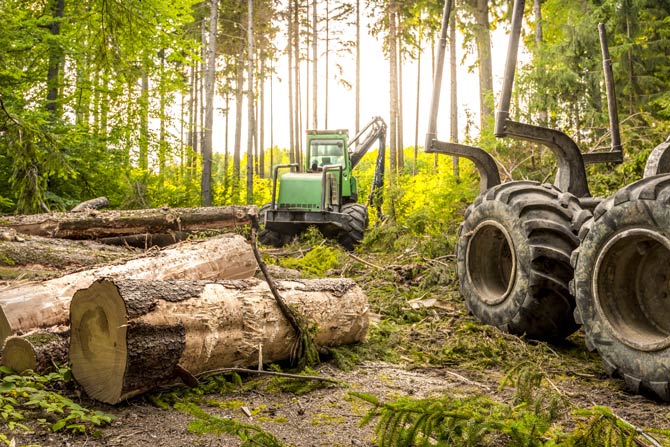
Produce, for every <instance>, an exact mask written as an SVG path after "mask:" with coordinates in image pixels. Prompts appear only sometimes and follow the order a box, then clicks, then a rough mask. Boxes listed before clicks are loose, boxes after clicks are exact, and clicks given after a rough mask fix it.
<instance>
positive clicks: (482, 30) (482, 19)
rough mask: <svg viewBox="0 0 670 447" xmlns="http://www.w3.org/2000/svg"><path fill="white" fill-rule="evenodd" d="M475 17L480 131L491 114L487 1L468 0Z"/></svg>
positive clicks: (490, 61)
mask: <svg viewBox="0 0 670 447" xmlns="http://www.w3.org/2000/svg"><path fill="white" fill-rule="evenodd" d="M468 2H469V3H470V6H472V15H473V17H474V19H475V24H474V26H473V33H474V35H475V41H476V44H477V55H478V56H479V57H478V60H479V110H480V115H479V116H480V132H483V131H484V128H485V127H486V123H487V122H488V121H489V119H490V118H491V117H492V115H493V96H492V95H493V65H492V59H491V34H490V29H491V27H490V24H489V1H488V0H468Z"/></svg>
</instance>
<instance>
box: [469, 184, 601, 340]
mask: <svg viewBox="0 0 670 447" xmlns="http://www.w3.org/2000/svg"><path fill="white" fill-rule="evenodd" d="M590 216H591V213H589V212H588V211H585V210H583V209H582V207H581V206H580V204H579V200H578V199H577V198H576V197H575V196H573V195H572V194H570V193H567V192H561V191H559V190H558V189H557V188H555V187H554V186H552V185H546V184H545V185H541V184H539V183H537V182H531V181H516V182H509V183H503V184H501V185H498V186H495V187H493V188H491V189H489V190H488V191H486V192H484V193H482V194H481V195H480V196H479V197H478V198H477V199H476V200H475V202H474V203H473V204H472V205H470V207H468V209H467V210H466V213H465V221H464V222H463V224H462V225H461V228H460V230H459V241H458V244H457V248H456V250H457V262H458V264H457V265H458V278H459V287H460V291H461V294H462V295H463V297H464V298H465V303H466V306H467V308H468V310H470V312H472V314H473V315H474V316H475V317H477V318H478V319H479V320H480V321H482V322H484V323H486V324H489V325H492V326H496V327H498V328H500V329H502V330H503V331H506V332H510V333H513V334H517V335H525V336H527V337H529V338H534V339H540V340H560V339H562V338H565V337H567V336H568V335H570V334H571V333H573V332H574V331H575V330H577V328H578V325H577V324H576V323H575V321H574V317H573V313H574V307H575V301H574V298H573V297H572V296H571V295H570V292H569V282H570V280H572V277H573V269H572V267H571V265H570V255H571V253H572V251H573V250H574V249H575V248H576V247H577V245H578V238H577V233H578V232H579V229H580V227H581V225H582V224H583V223H584V221H586V220H587V219H588V218H589V217H590Z"/></svg>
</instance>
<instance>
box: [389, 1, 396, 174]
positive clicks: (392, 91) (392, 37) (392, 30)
mask: <svg viewBox="0 0 670 447" xmlns="http://www.w3.org/2000/svg"><path fill="white" fill-rule="evenodd" d="M395 16H396V11H395V1H394V0H390V2H389V36H388V42H389V98H390V102H391V103H390V105H389V110H390V114H391V117H390V120H389V136H390V142H389V143H390V144H389V158H390V160H389V161H390V168H391V174H393V173H396V172H397V170H398V168H397V163H398V147H397V141H398V140H397V137H398V62H397V58H396V56H397V54H398V51H397V47H396V43H397V37H396V34H397V33H396V26H395V25H396V20H395Z"/></svg>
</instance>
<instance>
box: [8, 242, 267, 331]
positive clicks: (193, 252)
mask: <svg viewBox="0 0 670 447" xmlns="http://www.w3.org/2000/svg"><path fill="white" fill-rule="evenodd" d="M256 268H257V264H256V260H255V259H254V256H253V253H252V251H251V248H250V246H249V244H248V243H247V241H246V240H245V239H244V238H243V237H242V236H239V235H235V234H224V235H221V236H218V237H214V238H210V239H198V240H194V241H187V242H182V243H181V244H178V245H175V246H173V247H171V248H168V249H165V250H163V251H155V252H154V254H153V255H151V253H147V256H146V257H142V258H137V259H132V260H130V261H127V262H125V263H123V264H117V265H109V266H103V267H99V268H95V269H90V270H84V271H81V272H76V273H71V274H69V275H65V276H61V277H60V278H55V279H51V280H48V281H42V282H39V283H28V284H21V285H19V286H16V287H13V288H9V289H5V290H2V291H0V344H2V343H3V342H4V340H5V339H6V338H7V337H8V336H9V335H12V334H13V333H20V332H26V331H30V330H33V329H36V328H44V327H51V326H58V325H66V324H68V317H69V307H70V301H71V300H72V295H74V293H75V292H76V291H77V290H79V289H83V288H86V287H88V286H90V285H91V284H92V283H93V281H95V280H96V279H98V278H102V277H113V278H136V279H142V278H146V279H149V278H151V279H158V280H165V279H184V280H196V279H197V280H219V279H241V278H249V277H251V276H253V274H254V273H255V271H256Z"/></svg>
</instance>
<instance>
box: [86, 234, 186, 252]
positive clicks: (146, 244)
mask: <svg viewBox="0 0 670 447" xmlns="http://www.w3.org/2000/svg"><path fill="white" fill-rule="evenodd" d="M189 234H190V233H187V232H185V231H172V232H170V233H154V234H131V235H129V236H117V237H104V238H101V239H98V242H100V243H101V244H108V245H122V246H124V247H136V248H142V249H144V250H146V249H149V248H151V247H167V246H169V245H174V244H176V243H177V242H182V241H185V240H186V239H187V238H188V236H189Z"/></svg>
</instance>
